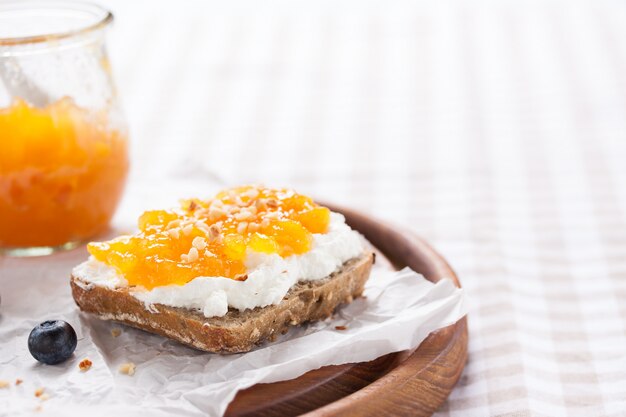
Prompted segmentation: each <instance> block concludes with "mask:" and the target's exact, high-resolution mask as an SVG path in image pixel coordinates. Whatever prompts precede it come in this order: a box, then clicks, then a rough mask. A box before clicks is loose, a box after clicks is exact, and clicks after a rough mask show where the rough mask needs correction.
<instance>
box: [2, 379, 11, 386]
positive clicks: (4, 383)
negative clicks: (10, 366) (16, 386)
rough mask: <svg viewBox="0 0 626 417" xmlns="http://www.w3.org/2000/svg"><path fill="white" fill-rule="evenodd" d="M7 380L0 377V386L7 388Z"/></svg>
mask: <svg viewBox="0 0 626 417" xmlns="http://www.w3.org/2000/svg"><path fill="white" fill-rule="evenodd" d="M9 385H10V384H9V381H5V380H4V379H0V388H9Z"/></svg>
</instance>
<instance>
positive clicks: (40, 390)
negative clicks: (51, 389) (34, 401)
mask: <svg viewBox="0 0 626 417" xmlns="http://www.w3.org/2000/svg"><path fill="white" fill-rule="evenodd" d="M43 391H44V389H43V388H37V389H36V390H35V397H38V398H39V397H41V396H42V395H43Z"/></svg>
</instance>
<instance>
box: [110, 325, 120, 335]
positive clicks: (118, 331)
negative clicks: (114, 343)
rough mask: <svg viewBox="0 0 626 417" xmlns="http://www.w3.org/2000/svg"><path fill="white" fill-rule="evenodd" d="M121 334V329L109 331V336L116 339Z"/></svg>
mask: <svg viewBox="0 0 626 417" xmlns="http://www.w3.org/2000/svg"><path fill="white" fill-rule="evenodd" d="M121 334H122V329H119V328H117V327H116V328H114V329H111V336H113V337H118V336H119V335H121Z"/></svg>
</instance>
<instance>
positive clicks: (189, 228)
mask: <svg viewBox="0 0 626 417" xmlns="http://www.w3.org/2000/svg"><path fill="white" fill-rule="evenodd" d="M192 231H193V224H188V225H187V226H185V227H183V234H184V235H185V236H189V235H190V234H191V232H192Z"/></svg>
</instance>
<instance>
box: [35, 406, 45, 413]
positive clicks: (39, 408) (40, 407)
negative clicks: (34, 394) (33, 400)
mask: <svg viewBox="0 0 626 417" xmlns="http://www.w3.org/2000/svg"><path fill="white" fill-rule="evenodd" d="M41 410H43V407H42V406H41V405H38V406H37V407H35V411H36V412H38V413H39V412H41Z"/></svg>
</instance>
